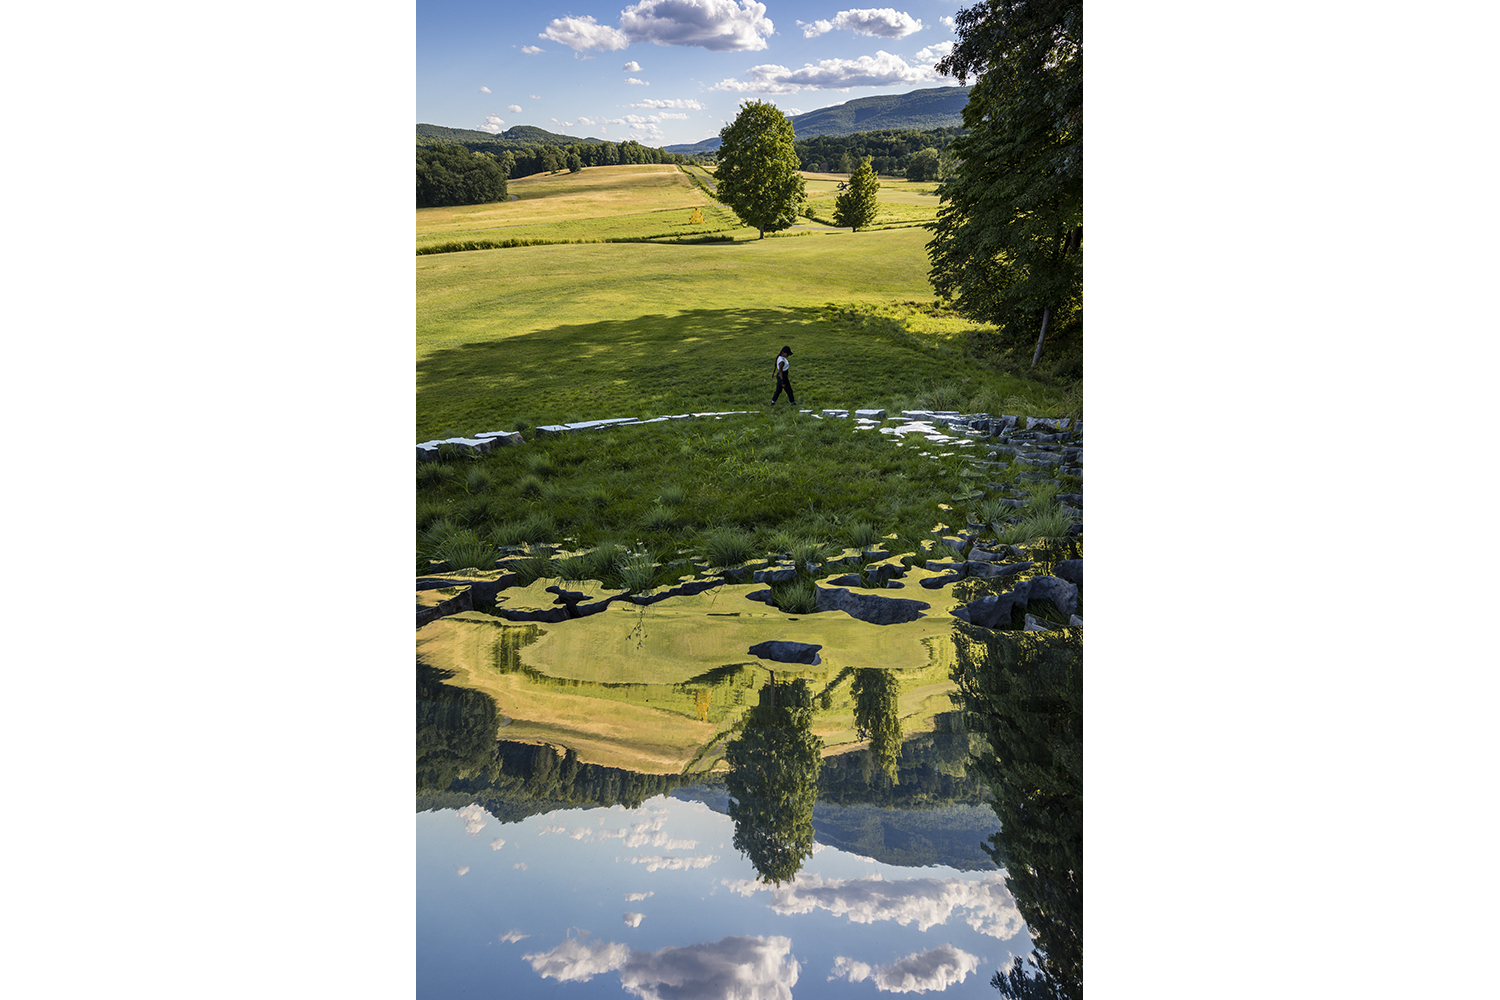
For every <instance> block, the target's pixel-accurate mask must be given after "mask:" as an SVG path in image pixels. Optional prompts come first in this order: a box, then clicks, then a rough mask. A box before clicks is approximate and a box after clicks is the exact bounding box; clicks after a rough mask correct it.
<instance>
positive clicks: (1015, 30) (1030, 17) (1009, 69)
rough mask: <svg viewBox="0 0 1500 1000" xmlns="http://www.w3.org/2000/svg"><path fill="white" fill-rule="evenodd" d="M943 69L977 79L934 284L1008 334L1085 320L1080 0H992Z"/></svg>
mask: <svg viewBox="0 0 1500 1000" xmlns="http://www.w3.org/2000/svg"><path fill="white" fill-rule="evenodd" d="M954 30H955V31H956V32H957V34H958V44H957V45H956V46H955V47H954V49H953V51H952V52H951V53H949V54H948V56H947V57H945V58H944V59H943V60H942V61H941V62H939V63H938V66H937V68H938V71H939V72H941V73H946V74H948V75H952V76H956V77H958V79H959V80H961V81H964V80H967V79H968V78H969V77H971V76H977V80H976V82H975V85H974V89H973V90H972V91H971V92H970V94H969V103H968V105H966V106H965V108H964V125H965V127H967V128H969V129H970V130H971V131H970V133H969V134H968V135H965V136H961V137H959V138H958V139H956V140H954V142H953V145H952V147H951V148H952V150H953V151H954V152H955V153H956V154H957V156H958V157H959V162H958V164H957V167H956V170H955V173H954V175H953V176H952V177H951V178H950V179H948V180H947V181H946V182H945V183H944V185H943V187H942V189H941V191H940V194H941V196H942V205H941V207H940V208H939V210H938V219H937V224H936V226H935V235H934V237H933V240H932V242H930V243H929V244H928V250H929V252H930V253H931V256H932V271H931V275H932V283H933V286H934V287H935V288H936V289H937V291H938V293H939V294H940V295H942V296H944V297H949V298H952V299H953V300H954V302H955V303H956V304H957V306H958V308H959V309H960V310H961V311H962V312H964V313H965V314H967V315H969V316H972V317H974V318H976V319H980V320H983V321H986V322H990V323H994V324H996V325H997V326H999V327H1001V328H1002V329H1004V330H1006V331H1008V332H1009V331H1013V330H1018V329H1023V328H1024V329H1028V330H1030V329H1038V328H1039V330H1040V332H1039V334H1038V337H1037V345H1036V352H1035V353H1034V354H1033V356H1032V364H1033V365H1035V364H1036V360H1037V358H1038V357H1039V356H1040V353H1041V348H1042V343H1043V340H1044V339H1045V337H1046V331H1047V326H1048V323H1049V322H1053V321H1058V322H1070V323H1072V322H1081V309H1082V293H1083V250H1082V248H1083V4H1082V0H985V2H984V3H981V4H977V5H976V6H973V7H969V8H966V9H964V10H961V11H959V13H958V15H957V16H956V18H955V25H954Z"/></svg>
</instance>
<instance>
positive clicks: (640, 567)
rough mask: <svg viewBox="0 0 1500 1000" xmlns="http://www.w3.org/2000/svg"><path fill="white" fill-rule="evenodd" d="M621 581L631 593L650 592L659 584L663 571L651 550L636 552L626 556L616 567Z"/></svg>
mask: <svg viewBox="0 0 1500 1000" xmlns="http://www.w3.org/2000/svg"><path fill="white" fill-rule="evenodd" d="M616 569H617V571H618V572H619V576H620V582H621V583H622V584H623V585H624V587H625V590H626V591H627V592H628V593H631V594H648V593H650V592H651V591H652V590H653V589H654V588H655V587H656V585H657V583H658V581H659V578H660V576H661V573H660V571H659V569H658V568H657V564H656V558H655V557H654V556H653V555H652V554H651V553H650V552H636V553H633V554H631V555H629V556H626V557H625V558H624V559H623V560H622V561H621V562H620V563H619V564H618V565H617V567H616Z"/></svg>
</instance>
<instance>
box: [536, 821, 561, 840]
mask: <svg viewBox="0 0 1500 1000" xmlns="http://www.w3.org/2000/svg"><path fill="white" fill-rule="evenodd" d="M567 832H568V828H567V827H565V826H563V825H562V824H561V823H553V824H550V825H549V826H544V827H542V828H541V829H540V830H538V831H537V832H536V833H537V836H538V837H540V836H541V835H542V834H544V833H567Z"/></svg>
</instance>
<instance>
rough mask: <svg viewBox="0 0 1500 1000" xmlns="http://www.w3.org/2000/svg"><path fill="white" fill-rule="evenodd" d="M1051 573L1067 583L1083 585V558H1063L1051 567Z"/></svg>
mask: <svg viewBox="0 0 1500 1000" xmlns="http://www.w3.org/2000/svg"><path fill="white" fill-rule="evenodd" d="M1052 575H1053V576H1056V577H1058V578H1059V579H1062V580H1067V581H1068V582H1069V583H1072V584H1076V585H1077V586H1079V587H1082V586H1083V560H1082V559H1064V560H1063V561H1062V562H1060V563H1057V564H1056V565H1055V566H1053V567H1052Z"/></svg>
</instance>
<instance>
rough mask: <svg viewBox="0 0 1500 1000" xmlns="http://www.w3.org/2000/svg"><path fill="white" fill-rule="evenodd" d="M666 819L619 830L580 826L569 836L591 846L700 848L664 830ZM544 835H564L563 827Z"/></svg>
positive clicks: (547, 828) (696, 844)
mask: <svg viewBox="0 0 1500 1000" xmlns="http://www.w3.org/2000/svg"><path fill="white" fill-rule="evenodd" d="M664 822H665V819H664V818H657V819H654V820H648V821H647V822H644V823H637V824H636V825H635V826H631V827H624V826H622V827H620V828H619V829H617V830H590V829H589V828H588V827H586V826H580V827H578V828H577V829H575V830H574V831H573V832H572V833H570V834H568V836H570V837H572V838H573V839H574V840H586V841H588V842H589V843H591V844H602V843H603V842H604V841H606V840H623V841H624V842H625V846H626V847H659V848H661V849H662V850H665V851H691V850H692V849H693V848H695V847H697V846H698V842H697V841H696V840H677V839H674V838H673V837H672V836H671V835H669V834H668V833H667V832H666V831H664V830H663V829H662V825H663V823H664ZM542 832H543V833H564V832H566V831H565V830H564V829H563V828H562V827H560V826H559V827H546V828H544V829H543V830H542Z"/></svg>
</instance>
